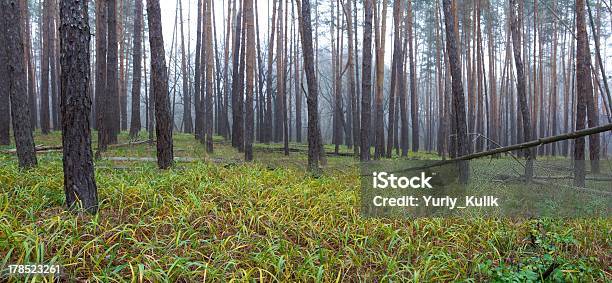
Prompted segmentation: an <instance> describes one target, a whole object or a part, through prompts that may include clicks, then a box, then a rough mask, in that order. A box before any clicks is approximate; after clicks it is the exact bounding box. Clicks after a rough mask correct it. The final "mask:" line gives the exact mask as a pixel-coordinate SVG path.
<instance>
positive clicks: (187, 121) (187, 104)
mask: <svg viewBox="0 0 612 283" xmlns="http://www.w3.org/2000/svg"><path fill="white" fill-rule="evenodd" d="M179 7H180V18H181V72H182V74H183V126H184V132H185V133H192V132H193V125H192V120H191V94H190V89H189V77H188V75H187V56H186V53H189V50H185V49H186V45H185V31H184V28H183V1H180V0H179Z"/></svg>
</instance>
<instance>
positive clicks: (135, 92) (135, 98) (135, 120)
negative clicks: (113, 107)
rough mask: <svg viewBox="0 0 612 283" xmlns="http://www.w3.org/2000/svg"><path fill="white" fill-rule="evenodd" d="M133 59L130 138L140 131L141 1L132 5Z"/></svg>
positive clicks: (136, 1)
mask: <svg viewBox="0 0 612 283" xmlns="http://www.w3.org/2000/svg"><path fill="white" fill-rule="evenodd" d="M134 4H135V5H134V54H133V56H134V59H133V61H134V62H133V68H134V69H133V72H132V116H131V119H132V120H131V122H130V137H132V138H136V137H138V132H139V131H140V85H141V81H142V79H141V72H142V71H141V68H142V54H141V52H142V25H143V15H142V0H135V3H134Z"/></svg>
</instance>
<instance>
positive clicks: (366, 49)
mask: <svg viewBox="0 0 612 283" xmlns="http://www.w3.org/2000/svg"><path fill="white" fill-rule="evenodd" d="M372 1H373V0H365V2H364V6H365V7H364V9H365V19H364V27H363V63H362V65H363V66H362V71H361V73H362V74H363V78H362V80H361V154H360V156H359V159H360V160H361V161H368V160H370V123H371V121H370V111H372V109H371V107H370V100H371V95H372V94H371V93H372V5H373V3H372Z"/></svg>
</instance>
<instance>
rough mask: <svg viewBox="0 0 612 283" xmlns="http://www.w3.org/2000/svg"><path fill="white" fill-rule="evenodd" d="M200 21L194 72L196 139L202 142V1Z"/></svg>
mask: <svg viewBox="0 0 612 283" xmlns="http://www.w3.org/2000/svg"><path fill="white" fill-rule="evenodd" d="M197 9H198V16H197V17H198V20H197V22H198V23H197V29H196V47H195V48H196V49H195V70H194V78H193V80H194V93H193V96H194V104H195V129H194V133H195V138H196V139H197V140H200V136H201V135H202V125H201V117H200V115H201V110H200V105H201V103H200V99H201V97H200V93H201V92H202V91H201V88H202V86H201V82H202V59H201V56H202V50H201V49H202V22H203V19H202V0H198V7H197Z"/></svg>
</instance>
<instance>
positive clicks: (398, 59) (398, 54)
mask: <svg viewBox="0 0 612 283" xmlns="http://www.w3.org/2000/svg"><path fill="white" fill-rule="evenodd" d="M402 3H403V2H402V1H395V3H394V4H393V26H394V29H395V32H394V39H393V62H392V66H391V68H392V69H391V89H390V95H389V131H388V140H387V152H386V157H387V158H391V153H392V151H393V136H394V132H395V120H396V119H395V116H396V112H397V111H396V110H395V104H396V103H395V100H396V96H397V89H398V88H397V81H398V79H399V80H403V79H404V78H403V77H401V76H398V72H400V69H401V68H402V67H401V66H402V61H403V60H404V54H403V53H402V37H401V30H400V26H401V20H402V16H403V13H402V11H403V5H402ZM400 95H401V94H400Z"/></svg>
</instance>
